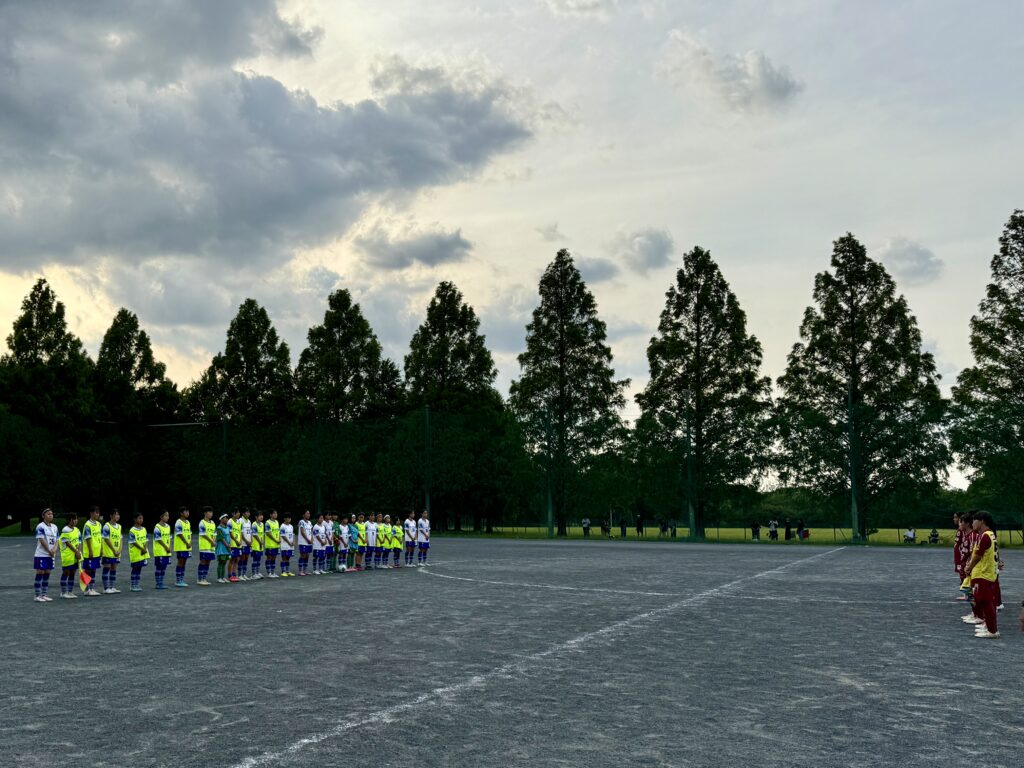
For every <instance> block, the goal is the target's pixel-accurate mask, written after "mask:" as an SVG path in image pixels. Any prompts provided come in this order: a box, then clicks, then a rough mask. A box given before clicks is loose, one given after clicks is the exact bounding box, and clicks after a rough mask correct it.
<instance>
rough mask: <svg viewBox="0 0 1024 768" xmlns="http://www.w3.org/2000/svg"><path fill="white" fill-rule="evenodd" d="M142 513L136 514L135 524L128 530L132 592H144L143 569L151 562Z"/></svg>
mask: <svg viewBox="0 0 1024 768" xmlns="http://www.w3.org/2000/svg"><path fill="white" fill-rule="evenodd" d="M142 523H143V517H142V513H141V512H136V513H135V524H134V525H133V526H132V527H131V528H129V529H128V563H129V565H130V567H131V569H132V570H131V591H132V592H141V591H142V584H141V583H140V582H141V581H142V569H143V568H145V567H146V564H147V563H148V562H149V544H147V543H146V540H147V538H148V534H147V533H146V527H145V526H144V525H143V524H142Z"/></svg>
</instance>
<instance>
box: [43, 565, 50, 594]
mask: <svg viewBox="0 0 1024 768" xmlns="http://www.w3.org/2000/svg"><path fill="white" fill-rule="evenodd" d="M42 588H43V597H46V593H47V592H49V591H50V572H49V571H47V572H46V573H44V574H43V583H42Z"/></svg>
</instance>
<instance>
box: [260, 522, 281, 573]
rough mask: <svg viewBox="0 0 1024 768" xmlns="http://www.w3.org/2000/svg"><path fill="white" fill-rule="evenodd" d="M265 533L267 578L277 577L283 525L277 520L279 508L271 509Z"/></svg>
mask: <svg viewBox="0 0 1024 768" xmlns="http://www.w3.org/2000/svg"><path fill="white" fill-rule="evenodd" d="M264 534H265V536H266V539H267V551H266V555H267V578H268V579H276V578H277V573H275V571H276V570H277V556H278V554H279V553H280V552H281V525H280V523H278V522H277V510H276V509H272V510H270V515H269V516H268V517H267V522H266V524H265V526H264Z"/></svg>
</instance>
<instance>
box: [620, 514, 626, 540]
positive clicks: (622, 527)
mask: <svg viewBox="0 0 1024 768" xmlns="http://www.w3.org/2000/svg"><path fill="white" fill-rule="evenodd" d="M619 535H620V536H621V537H622V538H623V539H624V538H626V518H625V517H623V518H622V519H621V520H619Z"/></svg>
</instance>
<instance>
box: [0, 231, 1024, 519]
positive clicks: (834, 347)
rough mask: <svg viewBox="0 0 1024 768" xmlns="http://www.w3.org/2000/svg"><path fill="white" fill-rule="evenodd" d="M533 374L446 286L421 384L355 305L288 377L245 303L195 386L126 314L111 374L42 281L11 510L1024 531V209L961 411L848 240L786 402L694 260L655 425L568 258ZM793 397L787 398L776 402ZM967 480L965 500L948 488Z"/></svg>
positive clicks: (7, 411) (5, 423) (28, 320)
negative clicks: (284, 512) (992, 526)
mask: <svg viewBox="0 0 1024 768" xmlns="http://www.w3.org/2000/svg"><path fill="white" fill-rule="evenodd" d="M538 293H539V298H538V305H537V308H536V310H535V311H534V313H533V317H532V318H531V320H530V322H529V323H528V324H527V325H526V327H525V329H524V338H525V349H524V351H523V353H522V354H521V355H519V364H520V375H519V376H518V378H516V380H515V381H514V382H513V383H512V385H511V388H510V392H509V397H508V399H507V400H504V399H503V398H502V397H501V395H500V394H499V393H498V391H497V390H496V389H495V387H494V382H495V378H496V375H497V370H496V368H495V365H494V360H493V357H492V355H491V353H490V351H489V350H488V348H487V343H486V338H485V337H484V335H483V334H481V333H480V322H479V319H478V317H477V315H476V312H475V311H474V309H473V307H472V306H470V305H469V304H468V303H467V302H466V300H465V298H464V296H463V295H462V293H461V292H460V291H459V290H458V288H457V287H456V286H455V285H454V284H452V283H450V282H442V283H441V284H439V285H438V287H437V290H436V291H435V293H434V296H433V297H432V299H431V300H430V303H429V305H428V306H427V308H426V313H425V317H424V320H423V323H422V324H421V325H420V326H419V328H418V329H417V330H416V332H415V334H414V335H413V337H412V339H411V341H410V345H409V351H408V354H406V355H405V358H404V360H403V361H402V362H403V366H402V369H401V370H400V369H399V366H398V365H396V364H395V363H394V362H393V361H391V360H389V359H387V357H385V356H384V354H383V351H382V348H381V344H380V342H379V341H378V339H377V337H376V336H375V334H374V332H373V329H372V328H371V326H370V324H369V322H368V321H367V320H366V318H365V317H364V315H363V313H362V310H361V309H360V307H359V305H358V304H357V303H356V302H354V301H353V299H352V296H351V294H350V293H349V292H348V291H347V290H338V291H335V292H334V293H332V294H331V295H330V296H329V297H328V298H327V308H326V311H325V313H324V316H323V321H322V323H321V324H319V325H316V326H314V327H312V328H310V329H309V332H308V334H307V339H306V347H305V348H304V349H303V350H302V352H301V354H300V355H299V356H298V363H297V365H296V366H295V367H294V369H293V367H292V364H291V359H292V358H291V351H290V350H289V349H288V345H287V344H286V343H285V342H284V341H282V340H281V339H280V337H279V336H278V334H277V331H276V330H275V329H274V326H273V323H272V321H271V318H270V316H269V315H268V313H267V312H266V310H265V309H264V308H263V307H261V306H260V305H259V304H258V303H257V302H256V301H254V300H252V299H247V300H246V301H245V302H243V303H242V305H241V306H240V307H239V309H238V312H237V314H236V316H235V317H234V318H233V319H232V321H231V323H230V325H229V327H228V329H227V333H226V337H225V341H224V347H223V351H221V352H219V353H218V354H216V355H215V356H214V357H213V359H212V360H211V362H210V365H209V367H208V368H207V369H206V370H205V371H204V372H203V373H202V375H201V376H200V377H199V378H198V379H197V380H196V381H195V382H193V383H192V384H190V385H189V386H187V387H186V388H185V389H184V390H179V389H178V387H177V386H176V385H175V384H174V383H173V382H171V381H170V380H168V379H167V377H166V368H165V366H164V365H163V364H162V363H160V362H159V361H157V360H156V359H155V357H154V354H153V350H152V345H151V342H150V339H149V336H148V335H147V334H146V332H145V331H144V330H143V329H142V328H140V325H139V321H138V318H137V317H136V316H135V315H134V314H133V313H132V312H131V311H129V310H128V309H120V310H119V311H118V313H117V314H116V316H115V317H114V319H113V321H112V323H111V326H110V328H109V330H108V331H107V333H106V334H105V335H104V338H103V342H102V344H101V345H100V349H99V353H98V355H97V357H96V360H95V361H93V360H92V359H91V358H90V357H89V355H88V354H87V352H86V351H85V348H84V346H83V345H82V342H81V341H80V340H79V339H78V338H77V337H76V336H75V335H74V334H73V333H71V332H70V331H69V330H68V327H67V320H66V317H65V307H64V305H63V304H62V303H61V302H60V301H58V299H57V297H56V296H55V295H54V292H53V290H52V289H51V288H50V286H49V285H48V284H47V282H46V281H45V280H44V279H40V280H39V281H38V282H37V283H36V284H35V286H34V287H33V288H32V290H31V292H30V293H29V295H28V296H26V297H25V299H24V301H23V302H22V308H21V309H22V311H21V314H20V315H19V316H18V318H17V319H16V320H15V322H14V326H13V329H12V332H11V334H10V335H9V336H8V337H7V348H8V351H7V353H6V354H5V355H4V356H3V357H2V358H0V502H2V503H3V505H4V508H5V509H7V510H11V511H12V512H13V513H15V514H16V515H17V517H18V518H19V519H20V520H22V521H23V524H24V525H25V526H27V525H28V521H29V518H30V516H32V515H35V514H37V513H38V510H39V509H40V508H41V507H42V506H47V505H48V506H53V507H55V508H56V509H58V510H61V509H72V508H80V507H82V506H84V505H86V504H89V503H95V502H99V503H101V504H105V505H111V506H120V507H121V508H122V509H141V510H143V511H145V512H152V510H154V509H157V508H159V507H169V506H171V505H175V504H178V503H190V504H201V503H214V504H218V505H222V506H227V505H234V504H250V505H259V506H277V507H279V508H285V509H288V508H312V507H314V505H315V506H320V507H323V508H334V509H346V510H347V509H354V508H367V509H369V508H374V509H394V510H404V509H409V508H413V507H415V508H420V507H422V506H424V505H429V506H430V508H431V511H432V514H433V516H434V518H435V525H436V526H438V527H439V528H442V529H443V528H454V529H459V528H461V527H462V526H463V525H464V524H469V525H471V526H472V527H473V528H474V529H487V528H489V527H490V526H493V525H495V524H498V523H515V522H519V523H525V522H529V523H533V524H536V523H538V522H541V521H543V520H544V518H545V515H546V514H547V513H548V512H549V511H550V514H552V516H553V518H554V521H555V523H556V524H557V526H558V531H559V533H560V534H564V533H565V530H566V526H567V525H568V523H569V522H571V521H573V520H576V519H578V518H580V517H582V516H589V517H591V518H592V519H603V518H604V517H605V516H606V515H608V514H609V513H611V514H614V516H615V517H616V520H617V519H619V518H621V517H623V516H625V517H629V518H635V517H643V518H644V519H646V520H647V521H649V522H654V521H657V520H668V519H671V520H674V521H676V522H678V524H679V525H680V526H682V527H690V528H691V529H692V531H693V533H694V534H695V535H697V536H701V535H703V531H704V529H705V527H706V526H708V525H712V524H731V525H736V524H739V525H745V524H746V523H747V522H748V521H749V520H751V519H753V518H756V517H766V516H767V517H772V516H774V517H786V516H791V517H794V518H796V517H802V518H803V519H805V520H806V521H807V522H808V523H812V524H815V525H822V524H825V525H828V524H835V525H840V526H842V527H850V526H851V522H852V526H853V528H854V531H855V534H859V535H864V534H866V533H867V532H868V531H869V530H870V528H872V527H880V526H882V525H892V524H901V523H915V524H920V523H921V522H923V521H934V522H936V523H938V522H941V521H942V518H944V517H945V516H946V515H947V514H948V512H950V511H952V510H954V509H956V508H960V507H963V506H967V505H975V504H985V505H987V506H989V507H991V508H993V509H994V510H996V511H997V512H998V513H999V514H1000V516H1001V517H1003V518H1004V519H1007V520H1012V521H1014V522H1016V521H1017V520H1019V519H1020V515H1021V512H1022V510H1024V492H1022V490H1021V488H1022V486H1021V483H1020V481H1019V478H1020V477H1021V476H1022V474H1024V213H1022V212H1021V211H1015V212H1014V214H1013V215H1012V216H1011V217H1010V220H1009V222H1008V224H1007V225H1006V228H1005V229H1004V231H1003V234H1002V236H1001V237H1000V240H999V252H998V253H997V254H996V255H995V256H994V257H993V259H992V277H991V282H990V283H989V285H988V288H987V289H986V294H985V297H984V298H983V300H982V301H981V304H980V306H979V310H978V313H977V314H976V315H975V316H974V317H973V318H972V320H971V326H970V334H971V336H970V337H971V348H972V351H973V353H974V358H975V363H974V365H973V366H971V367H969V368H967V369H965V370H964V371H962V372H961V374H960V376H959V377H958V379H957V382H956V384H955V386H954V387H953V396H952V398H951V399H949V400H947V399H946V398H944V397H943V396H942V394H941V392H940V389H939V375H938V373H937V372H936V366H935V361H934V359H933V357H932V355H931V354H930V353H928V352H927V351H926V350H924V348H923V345H922V339H921V333H920V330H919V329H918V326H917V321H916V319H915V318H914V316H913V314H912V313H911V310H910V307H909V306H908V304H907V301H906V299H905V298H904V297H903V296H902V295H899V294H898V292H897V287H896V284H895V282H894V281H893V279H892V277H891V276H890V275H889V274H888V273H887V271H886V270H885V268H884V266H883V265H882V264H880V263H879V262H877V261H874V260H873V259H871V258H870V257H869V256H868V255H867V253H866V250H865V249H864V247H863V246H862V245H861V244H860V243H859V242H858V241H857V240H856V239H855V238H854V237H853V236H852V235H850V234H847V235H844V236H843V237H841V238H839V239H838V240H836V242H835V243H834V244H833V251H832V256H831V264H830V268H829V269H827V270H825V271H822V272H821V273H819V274H818V275H817V276H816V277H815V279H814V285H813V292H812V303H811V305H810V306H809V307H808V308H807V310H806V311H805V313H804V318H803V322H802V323H801V325H800V328H799V341H798V342H797V343H795V344H794V346H793V348H792V351H791V352H790V354H789V356H788V361H787V365H786V369H785V372H784V373H783V375H782V376H780V377H779V379H778V380H777V382H775V388H774V391H773V387H772V382H771V380H770V379H768V378H767V377H765V376H763V375H762V373H761V367H762V363H763V360H762V357H763V355H762V348H761V344H760V342H759V341H758V339H757V337H756V336H754V335H752V334H751V333H750V332H749V331H748V329H747V318H746V314H745V313H744V312H743V309H742V307H741V306H740V303H739V300H738V298H737V297H736V295H735V294H734V293H733V292H732V290H731V289H730V287H729V283H728V281H727V280H726V278H725V276H724V275H723V274H722V272H721V270H720V269H719V267H718V265H717V264H716V262H715V261H714V259H713V258H712V256H711V254H710V253H709V252H708V251H706V250H704V249H703V248H699V247H696V248H693V249H692V250H691V251H690V252H688V253H686V254H685V255H684V256H683V259H682V264H681V265H680V267H679V269H678V270H677V272H676V275H675V278H674V280H673V281H672V283H671V284H670V285H669V287H668V290H667V292H666V294H665V304H664V308H663V309H662V311H661V316H660V320H659V323H658V328H657V331H656V333H655V335H654V336H653V337H652V338H651V339H650V342H649V344H648V346H647V359H648V364H649V368H650V379H649V381H648V383H647V385H646V387H645V388H644V389H643V391H642V392H640V393H639V394H638V395H637V396H636V399H637V403H638V405H639V406H640V417H639V418H638V419H637V421H636V423H635V424H632V425H629V424H627V423H625V422H624V420H623V418H622V409H623V406H624V405H625V390H626V388H627V387H628V385H629V381H628V380H625V379H619V378H617V377H616V375H615V370H614V360H613V357H612V352H611V348H610V346H609V344H608V342H607V329H606V326H605V323H604V322H603V321H602V320H601V318H600V316H599V313H598V307H597V302H596V301H595V299H594V296H593V294H592V293H591V292H590V290H589V289H588V288H587V285H586V283H585V282H584V280H583V278H582V277H581V275H580V272H579V270H578V269H577V267H576V265H575V263H574V261H573V257H572V256H571V255H570V253H569V252H568V251H566V250H561V251H559V252H558V254H557V255H556V256H555V258H554V260H553V261H552V262H551V263H550V264H549V265H548V267H547V269H545V271H544V273H543V275H542V276H541V279H540V283H539V290H538ZM773 395H774V396H773ZM953 461H958V462H959V463H960V465H961V466H962V467H963V468H964V469H965V471H967V472H968V473H969V475H970V477H971V481H972V484H971V487H970V489H969V490H968V491H966V492H956V491H950V490H949V489H947V488H945V487H944V481H945V479H946V475H947V472H948V470H949V468H950V466H951V465H952V463H953Z"/></svg>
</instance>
